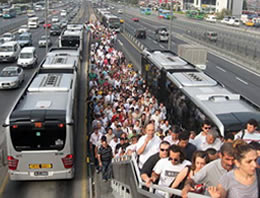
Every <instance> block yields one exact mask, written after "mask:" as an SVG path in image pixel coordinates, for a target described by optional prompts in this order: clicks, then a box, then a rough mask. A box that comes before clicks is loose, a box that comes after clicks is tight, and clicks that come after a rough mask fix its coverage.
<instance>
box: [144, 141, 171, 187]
mask: <svg viewBox="0 0 260 198" xmlns="http://www.w3.org/2000/svg"><path fill="white" fill-rule="evenodd" d="M169 147H170V143H169V142H167V141H162V142H161V144H160V151H159V152H158V153H155V154H154V155H152V156H151V157H149V159H148V160H147V161H146V162H145V163H144V165H143V168H142V169H141V172H140V173H141V178H142V180H143V181H144V182H145V183H146V186H147V187H148V188H149V187H150V185H151V184H152V179H151V176H152V172H153V168H154V166H155V164H156V163H157V162H158V161H159V160H160V159H164V158H168V156H169ZM154 183H156V184H157V183H158V180H157V181H155V182H154Z"/></svg>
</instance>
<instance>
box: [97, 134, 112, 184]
mask: <svg viewBox="0 0 260 198" xmlns="http://www.w3.org/2000/svg"><path fill="white" fill-rule="evenodd" d="M112 158H113V153H112V148H111V147H110V146H109V145H108V144H107V139H106V136H102V138H101V146H100V147H99V149H98V162H99V166H100V167H101V168H102V178H103V180H104V181H107V180H108V179H110V178H111V176H112V170H111V161H112Z"/></svg>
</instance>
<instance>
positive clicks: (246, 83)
mask: <svg viewBox="0 0 260 198" xmlns="http://www.w3.org/2000/svg"><path fill="white" fill-rule="evenodd" d="M236 79H237V80H239V81H240V82H242V83H244V84H245V85H248V82H246V81H244V80H242V79H241V78H239V77H237V76H236Z"/></svg>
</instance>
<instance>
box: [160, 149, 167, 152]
mask: <svg viewBox="0 0 260 198" xmlns="http://www.w3.org/2000/svg"><path fill="white" fill-rule="evenodd" d="M160 150H161V151H162V152H163V151H169V149H163V148H161V149H160Z"/></svg>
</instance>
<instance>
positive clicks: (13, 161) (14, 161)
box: [7, 156, 19, 170]
mask: <svg viewBox="0 0 260 198" xmlns="http://www.w3.org/2000/svg"><path fill="white" fill-rule="evenodd" d="M7 160H8V168H9V169H10V170H16V168H17V165H18V162H19V160H18V159H15V158H14V157H13V156H8V157H7Z"/></svg>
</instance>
